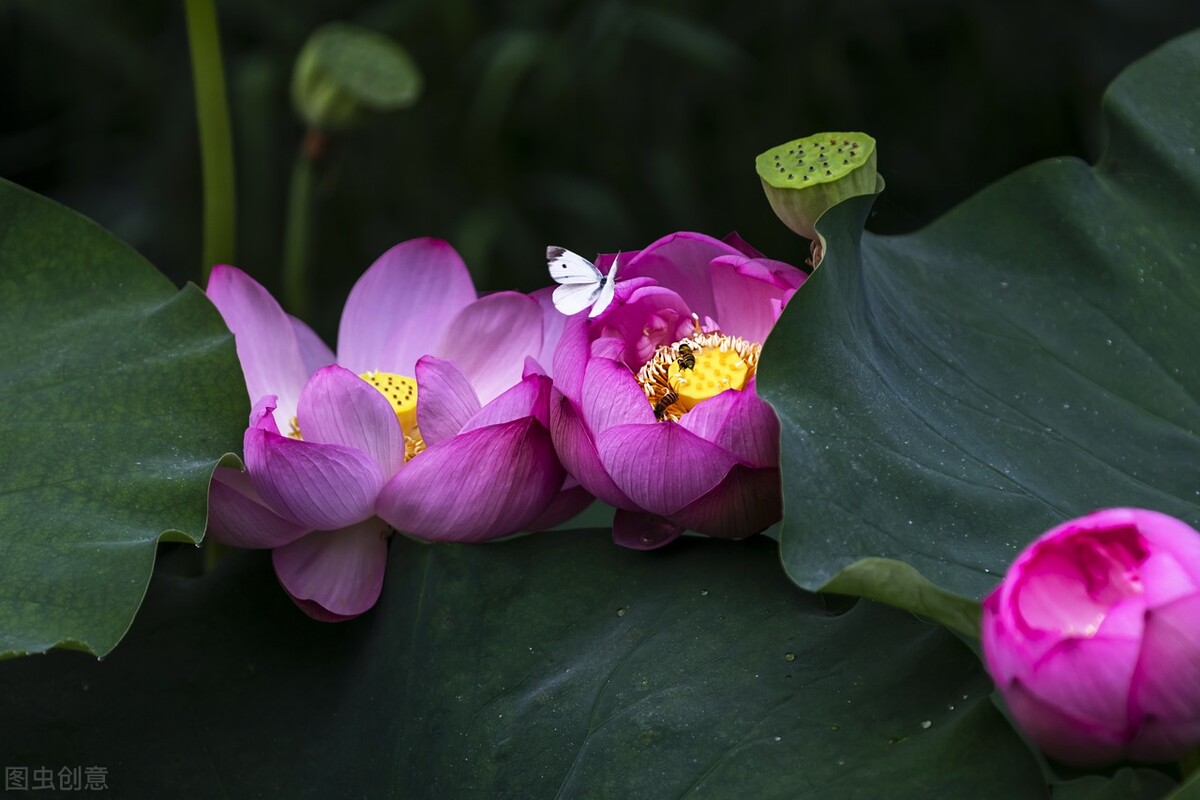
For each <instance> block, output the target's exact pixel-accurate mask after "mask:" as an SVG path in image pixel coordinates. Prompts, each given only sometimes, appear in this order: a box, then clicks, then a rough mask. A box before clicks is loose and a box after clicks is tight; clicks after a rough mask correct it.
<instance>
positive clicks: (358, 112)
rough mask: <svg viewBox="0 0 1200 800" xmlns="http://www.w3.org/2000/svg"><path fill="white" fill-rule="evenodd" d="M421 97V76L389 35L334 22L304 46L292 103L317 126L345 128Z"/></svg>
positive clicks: (302, 115) (297, 60)
mask: <svg viewBox="0 0 1200 800" xmlns="http://www.w3.org/2000/svg"><path fill="white" fill-rule="evenodd" d="M420 94H421V73H420V71H419V70H418V69H417V65H416V63H415V62H414V61H413V60H412V58H411V57H410V56H409V55H408V53H407V52H406V51H405V50H404V48H403V47H401V46H400V45H398V44H396V42H394V41H392V40H391V39H389V38H388V37H387V36H384V35H382V34H379V33H376V32H375V31H371V30H368V29H366V28H360V27H359V26H357V25H350V24H348V23H344V22H335V23H331V24H329V25H324V26H322V27H320V28H318V29H317V30H316V31H314V32H313V34H312V35H311V36H310V37H309V38H308V41H307V42H305V44H304V47H303V48H302V49H301V50H300V55H299V56H298V57H297V58H296V66H295V69H294V70H293V71H292V103H293V105H294V106H295V108H296V113H298V114H299V115H300V117H301V118H302V119H303V120H304V121H305V122H307V123H308V124H309V125H310V126H312V127H314V128H319V129H321V130H325V131H335V130H344V129H346V128H350V127H353V126H355V125H358V124H361V123H362V122H363V121H365V120H366V119H367V118H368V117H370V115H371V114H374V113H381V112H385V111H394V110H397V109H401V108H407V107H408V106H411V105H412V104H413V103H415V102H416V101H417V97H418V96H419V95H420Z"/></svg>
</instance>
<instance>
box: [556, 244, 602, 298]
mask: <svg viewBox="0 0 1200 800" xmlns="http://www.w3.org/2000/svg"><path fill="white" fill-rule="evenodd" d="M546 264H547V266H548V267H549V269H550V277H551V278H553V279H554V281H555V282H556V283H561V284H565V285H571V284H580V283H592V284H595V285H596V287H599V286H600V279H601V278H602V277H604V276H603V274H602V273H601V272H600V270H598V269H596V265H595V264H593V263H592V262H590V261H588V260H587V259H586V258H584V257H583V256H581V255H579V254H578V253H572V252H571V251H570V250H568V249H566V248H565V247H547V248H546ZM557 296H558V293H557V292H555V297H557ZM555 305H557V302H556V303H555ZM579 310H582V309H579Z"/></svg>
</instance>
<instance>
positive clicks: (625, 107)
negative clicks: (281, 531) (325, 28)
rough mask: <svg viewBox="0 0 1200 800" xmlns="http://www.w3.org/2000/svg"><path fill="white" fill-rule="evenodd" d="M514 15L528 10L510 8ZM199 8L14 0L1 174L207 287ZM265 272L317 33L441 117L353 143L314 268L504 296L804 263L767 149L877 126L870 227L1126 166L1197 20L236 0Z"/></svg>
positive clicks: (243, 137) (1, 109)
mask: <svg viewBox="0 0 1200 800" xmlns="http://www.w3.org/2000/svg"><path fill="white" fill-rule="evenodd" d="M501 6H504V7H501ZM182 7H183V4H182V2H166V3H161V2H126V3H112V2H98V1H96V0H86V1H84V0H79V1H73V2H66V1H65V0H36V2H35V1H34V0H4V2H0V74H3V75H4V76H5V77H4V80H3V81H2V82H0V176H3V177H6V178H9V179H11V180H15V181H16V182H18V183H21V184H23V185H25V186H27V187H29V188H32V189H34V190H35V191H38V192H41V193H43V194H46V195H49V196H51V197H53V198H55V199H58V200H60V201H62V202H64V203H66V204H68V205H70V206H71V207H73V208H76V209H78V210H80V211H82V212H83V213H84V214H87V215H88V216H91V217H92V218H94V219H96V220H97V221H98V222H99V223H100V224H102V225H103V226H105V227H106V228H108V229H109V230H111V231H113V232H114V233H116V234H117V235H118V236H120V237H121V238H123V239H125V240H126V241H128V242H130V243H131V244H133V245H134V246H135V247H137V248H138V249H139V250H140V251H141V252H142V253H143V254H144V255H146V256H147V257H148V258H149V259H150V261H151V262H153V263H154V264H156V265H158V266H159V267H160V268H161V269H163V270H164V271H165V272H167V274H168V275H170V276H171V277H172V278H174V279H175V280H176V281H177V282H181V281H183V280H185V279H187V278H191V277H194V276H195V275H196V274H197V272H198V269H199V263H198V262H199V252H200V187H199V163H198V151H197V143H196V137H195V121H194V112H193V106H192V103H193V100H192V94H191V85H190V72H189V62H188V54H187V40H186V32H185V26H184V20H183V10H182ZM218 10H219V14H220V21H221V25H222V35H223V42H224V47H225V51H226V56H227V69H228V74H227V78H228V82H229V87H230V94H231V102H232V111H233V115H234V134H235V145H236V150H237V153H236V154H237V167H238V178H239V194H240V196H239V201H240V208H239V215H238V216H239V228H240V230H239V240H240V246H239V257H238V259H237V260H238V263H239V265H240V266H242V267H244V268H246V269H248V270H250V271H251V272H252V273H253V274H255V275H256V276H257V277H259V278H260V279H262V280H263V281H264V282H265V283H266V284H267V285H268V286H270V287H272V288H277V275H278V268H279V252H280V246H279V245H280V241H281V238H282V228H281V226H282V216H283V209H284V202H285V192H286V186H287V181H288V176H289V173H290V169H291V161H292V158H293V155H294V153H295V151H296V147H297V144H298V141H299V138H300V135H301V133H302V131H301V128H300V125H299V123H298V122H297V121H296V120H295V118H294V116H293V114H292V112H291V109H290V105H289V100H288V83H289V77H290V70H291V63H292V60H293V58H294V57H295V55H296V53H297V52H298V50H299V48H300V45H301V44H302V42H303V41H304V39H305V37H306V36H307V35H308V34H309V32H310V31H311V30H312V29H313V28H315V27H316V26H317V25H319V24H321V23H323V22H326V21H330V20H333V19H349V20H352V21H355V22H358V23H361V24H364V25H367V26H370V27H373V28H375V29H377V30H380V31H384V32H386V33H389V34H391V35H393V36H394V37H395V38H396V39H397V40H398V41H399V42H401V43H402V44H403V45H404V46H405V47H407V48H408V49H409V50H410V51H411V52H412V53H413V55H414V56H415V57H416V59H417V60H418V62H419V63H420V65H421V67H422V69H423V71H424V73H425V77H426V92H425V95H424V96H423V97H422V98H421V100H420V101H419V102H418V104H417V106H416V107H415V108H413V109H412V110H410V111H407V112H402V113H400V114H397V115H395V116H392V117H389V118H387V119H385V120H382V121H381V122H379V123H378V124H377V125H375V126H373V127H371V128H370V129H367V130H362V131H358V132H354V133H350V134H348V135H345V136H343V137H342V138H341V139H340V140H339V141H338V142H337V143H336V145H335V148H334V150H333V152H332V153H331V155H330V158H329V161H328V162H327V165H326V169H325V170H324V171H323V175H322V178H321V181H320V193H319V205H318V213H317V220H318V223H319V225H318V228H317V230H316V231H315V238H314V243H315V244H314V247H315V253H314V264H315V269H316V270H317V279H318V281H319V284H320V289H321V291H319V292H318V294H317V296H326V297H330V298H334V300H333V302H329V303H326V304H325V305H324V306H323V307H321V308H320V309H319V310H318V311H317V313H316V319H315V320H314V321H315V322H316V324H317V327H318V329H319V330H320V331H321V332H322V333H324V334H325V335H327V336H332V333H333V330H334V329H335V327H336V320H337V315H338V313H339V310H340V299H341V298H342V297H344V295H345V293H346V291H348V289H349V286H350V284H351V283H352V282H353V281H354V279H355V278H356V277H357V276H358V275H359V274H360V272H361V271H362V270H363V269H364V268H365V267H366V266H367V265H368V264H369V263H370V262H371V260H372V259H373V258H374V257H375V256H376V255H378V254H379V253H380V252H382V251H383V250H384V249H385V248H386V247H388V246H390V245H391V244H394V243H395V242H397V241H400V240H403V239H406V238H409V237H413V236H419V235H434V236H443V237H447V238H449V239H450V240H451V241H452V242H453V243H454V244H455V245H456V246H457V247H458V248H459V249H460V250H461V251H462V252H463V254H464V256H465V257H466V259H467V261H468V263H469V264H470V266H471V269H472V271H473V272H474V274H475V277H476V281H477V283H478V284H479V286H480V288H482V289H489V290H490V289H500V288H506V287H509V286H513V285H515V286H516V287H517V288H521V289H525V290H528V289H533V288H535V287H537V286H540V285H542V284H544V283H545V282H546V281H545V279H544V264H543V261H542V258H541V252H542V249H543V248H544V247H545V246H546V245H547V244H550V243H558V244H563V245H565V246H569V247H571V248H573V249H576V250H579V251H581V252H583V253H588V254H590V253H593V252H596V251H612V250H617V249H626V250H628V249H631V248H635V247H639V246H643V245H645V244H646V243H648V242H650V241H652V240H653V239H655V238H657V237H659V236H661V235H663V234H665V233H668V232H671V231H673V230H676V229H695V230H702V231H705V232H708V233H712V234H715V235H723V234H724V233H726V232H728V231H730V230H734V229H737V230H739V231H741V232H742V233H743V235H745V236H746V238H747V239H749V240H750V241H751V242H752V243H754V244H755V245H757V246H758V247H759V248H761V249H763V250H765V251H767V252H769V253H770V254H772V255H774V256H777V257H780V258H785V259H789V260H792V261H795V262H799V261H801V260H802V259H803V256H804V252H805V251H804V248H803V247H802V246H801V243H799V242H798V241H797V240H796V239H795V237H794V236H793V235H792V234H791V233H790V232H789V231H787V229H785V228H784V227H783V226H782V225H780V224H779V223H778V222H777V221H776V220H775V219H774V216H773V215H772V214H771V212H770V210H769V208H768V207H767V205H766V202H765V201H764V199H763V197H762V193H761V189H760V188H759V184H758V179H757V177H756V176H755V174H754V170H753V159H754V156H755V155H756V154H757V153H759V152H760V151H762V150H765V149H766V148H768V147H770V146H773V145H775V144H778V143H780V142H782V141H785V140H787V139H790V138H793V137H795V136H799V135H804V134H808V133H813V132H816V131H819V130H829V129H834V130H836V129H851V130H864V131H868V132H870V133H871V134H872V135H874V136H875V137H876V138H877V139H878V140H879V143H880V144H879V151H880V167H881V170H882V171H883V173H884V174H885V175H886V177H887V180H888V190H887V192H885V193H884V195H883V196H882V197H881V199H880V201H879V203H878V204H877V206H876V208H875V213H874V216H873V218H872V219H871V220H870V221H869V222H868V227H869V228H870V229H871V230H873V231H875V232H877V233H898V232H905V231H910V230H913V229H916V228H918V227H920V226H921V225H923V224H925V223H926V222H928V221H930V220H931V219H933V218H934V217H935V216H937V215H938V214H940V213H941V212H943V211H945V210H947V209H948V208H950V207H951V206H953V205H955V204H957V203H958V202H960V201H961V200H963V199H965V198H966V197H968V196H970V195H971V194H972V193H974V192H975V191H977V190H979V189H980V188H982V187H983V186H985V185H986V184H988V183H989V182H991V181H993V180H995V179H997V178H999V177H1000V176H1002V175H1005V174H1007V173H1009V172H1011V171H1013V170H1014V169H1016V168H1018V167H1020V166H1022V165H1024V164H1027V163H1029V162H1031V161H1035V160H1037V159H1040V158H1044V157H1050V156H1055V155H1078V156H1081V157H1083V158H1085V159H1088V160H1094V159H1095V158H1096V157H1097V156H1098V154H1099V152H1100V148H1101V145H1102V143H1101V141H1100V136H1101V134H1100V127H1099V124H1098V121H1099V112H1098V109H1099V97H1100V93H1101V91H1102V90H1103V88H1104V86H1105V85H1106V84H1107V83H1108V82H1109V81H1110V80H1112V78H1113V77H1115V75H1116V74H1117V72H1118V71H1119V70H1120V69H1121V68H1122V67H1124V66H1125V65H1127V64H1128V63H1130V62H1131V61H1133V60H1134V59H1136V58H1137V57H1139V56H1141V55H1143V54H1144V53H1146V52H1148V51H1149V50H1151V49H1153V48H1154V47H1156V46H1157V45H1159V44H1161V43H1162V42H1164V41H1166V40H1167V39H1169V38H1171V37H1173V36H1175V35H1178V34H1180V33H1183V32H1184V31H1186V30H1188V29H1190V28H1193V27H1196V26H1198V25H1200V5H1197V4H1195V3H1188V2H1168V1H1166V0H1152V1H1151V2H1139V3H1133V2H1124V3H1120V2H1099V1H1098V0H1080V1H1077V2H1060V3H1041V2H1034V1H1033V0H1019V2H1011V3H1005V4H965V3H955V2H945V1H941V0H910V1H909V2H900V3H897V2H893V0H857V1H856V2H837V3H812V2H791V3H730V2H713V1H711V0H710V1H709V2H643V3H633V2H622V1H621V0H584V1H583V2H566V3H564V2H545V1H543V2H522V3H519V4H492V3H482V2H474V3H473V2H465V1H464V0H438V1H437V2H435V1H434V0H412V1H411V2H386V3H385V2H377V1H376V2H337V3H334V2H331V1H325V2H303V3H291V2H283V0H258V1H257V2H219V3H218Z"/></svg>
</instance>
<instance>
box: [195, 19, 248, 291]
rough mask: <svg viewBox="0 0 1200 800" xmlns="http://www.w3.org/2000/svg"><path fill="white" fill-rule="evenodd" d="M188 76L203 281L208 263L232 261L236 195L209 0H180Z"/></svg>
mask: <svg viewBox="0 0 1200 800" xmlns="http://www.w3.org/2000/svg"><path fill="white" fill-rule="evenodd" d="M184 7H185V8H186V11H187V29H188V45H189V49H190V50H191V52H192V79H193V82H194V84H195V91H196V121H197V123H198V125H199V129H200V163H201V165H202V168H203V175H204V252H203V255H202V261H201V265H200V269H201V273H202V274H203V276H204V280H205V281H207V280H208V273H209V271H210V270H211V269H212V266H213V264H221V263H231V262H233V260H234V244H235V241H236V221H235V220H236V212H237V197H236V194H235V191H234V177H233V137H232V135H231V133H230V127H229V104H228V101H227V100H226V97H225V72H224V69H223V68H222V66H221V42H220V39H219V37H218V35H217V10H216V8H215V7H214V5H213V0H184Z"/></svg>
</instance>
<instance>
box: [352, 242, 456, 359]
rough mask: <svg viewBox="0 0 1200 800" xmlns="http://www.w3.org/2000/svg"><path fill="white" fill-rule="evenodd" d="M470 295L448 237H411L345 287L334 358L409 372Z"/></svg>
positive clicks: (382, 256) (439, 338) (448, 324)
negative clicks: (347, 287) (446, 240)
mask: <svg viewBox="0 0 1200 800" xmlns="http://www.w3.org/2000/svg"><path fill="white" fill-rule="evenodd" d="M474 300H475V286H474V285H473V284H472V283H471V275H470V273H468V272H467V265H466V264H464V263H463V260H462V259H461V258H460V257H459V255H458V253H456V252H455V251H454V248H453V247H451V246H450V244H449V243H448V242H444V241H442V240H441V239H412V240H410V241H407V242H402V243H401V244H398V245H396V246H395V247H393V248H392V249H391V250H388V251H387V252H386V253H384V254H383V255H381V256H380V257H379V258H378V259H377V260H376V261H375V263H374V264H372V265H371V267H370V269H368V270H367V271H366V272H365V273H363V276H362V277H361V278H359V279H358V283H356V284H354V288H353V289H351V290H350V296H349V297H348V298H347V300H346V307H345V308H344V309H342V321H341V325H340V327H339V328H338V363H339V364H342V365H343V366H345V367H347V368H349V369H350V370H351V371H352V372H355V373H357V374H362V373H364V372H370V371H372V370H377V371H383V372H394V373H398V374H400V375H408V376H412V375H413V374H414V373H413V371H414V369H415V367H416V364H417V359H418V358H420V357H421V356H423V355H425V354H426V353H430V352H432V351H433V348H434V346H435V345H436V344H437V343H438V341H440V340H441V338H442V335H443V334H444V333H445V331H446V330H447V328H449V327H450V321H451V320H452V319H453V318H454V316H455V315H456V314H457V313H458V312H459V311H461V310H462V309H464V308H466V307H467V305H469V304H470V303H472V302H473V301H474Z"/></svg>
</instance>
